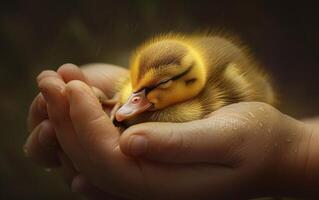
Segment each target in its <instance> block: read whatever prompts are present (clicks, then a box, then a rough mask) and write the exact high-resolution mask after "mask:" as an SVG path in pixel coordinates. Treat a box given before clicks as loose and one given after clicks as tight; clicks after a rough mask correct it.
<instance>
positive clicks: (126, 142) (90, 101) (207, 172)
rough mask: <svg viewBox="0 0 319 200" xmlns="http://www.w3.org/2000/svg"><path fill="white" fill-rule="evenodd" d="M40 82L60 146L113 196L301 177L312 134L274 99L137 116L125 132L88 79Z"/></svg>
mask: <svg viewBox="0 0 319 200" xmlns="http://www.w3.org/2000/svg"><path fill="white" fill-rule="evenodd" d="M40 87H41V90H42V93H43V94H45V98H46V101H47V103H48V112H49V116H50V119H52V121H53V124H54V126H55V130H56V131H57V135H58V139H59V142H60V144H61V146H62V149H63V150H64V151H65V153H66V154H67V155H68V157H69V158H70V159H71V160H72V162H73V163H74V164H75V166H76V168H77V169H78V171H79V172H80V173H81V174H82V175H83V176H84V177H86V178H87V179H88V180H89V182H91V183H92V184H93V185H94V186H96V187H97V188H99V189H100V190H102V191H104V192H106V193H107V194H111V196H112V197H116V198H118V197H120V198H126V199H140V198H151V199H163V198H164V199H181V198H183V199H205V198H216V199H234V198H236V199H240V198H248V197H256V196H262V195H269V194H270V192H274V193H276V194H281V193H284V192H285V191H287V189H292V188H294V187H297V186H298V185H293V184H292V183H295V182H296V181H297V182H298V183H301V182H302V183H303V181H304V175H305V174H304V173H305V172H304V170H300V169H303V167H304V165H305V163H306V162H307V161H306V160H307V156H305V155H306V154H307V149H308V148H307V145H305V144H308V142H309V141H310V138H311V135H312V134H310V131H309V130H308V129H307V128H306V126H305V125H304V124H303V123H301V122H298V121H296V120H294V119H292V118H290V117H288V116H285V115H284V114H282V113H280V112H279V111H277V110H275V109H274V108H272V107H271V106H269V105H266V104H263V103H239V104H233V105H230V106H226V107H224V108H222V109H220V110H218V111H216V112H214V113H212V114H211V116H209V117H208V118H206V119H202V120H197V121H192V122H187V123H144V124H138V125H135V126H132V127H130V128H128V129H127V130H126V131H124V133H123V135H121V136H120V134H119V132H118V130H117V129H116V128H115V127H114V126H113V125H112V123H111V121H110V119H109V118H108V116H107V115H106V114H105V113H104V112H103V110H102V108H101V106H100V104H99V102H98V100H97V99H96V97H95V96H94V94H93V93H92V91H91V89H90V88H89V87H88V86H87V85H85V84H84V83H82V82H79V81H71V82H69V83H67V84H65V83H64V82H63V81H62V80H60V79H59V78H58V77H55V78H53V77H51V78H47V79H44V80H42V81H41V84H40ZM58 102H59V103H58ZM61 102H63V103H62V104H61ZM133 139H134V140H133ZM123 153H124V154H126V155H128V156H130V157H127V156H125V155H124V154H123ZM297 153H298V155H297ZM299 154H300V155H299ZM132 157H133V158H132ZM293 181H294V182H293ZM296 189H298V188H296ZM296 191H297V190H296Z"/></svg>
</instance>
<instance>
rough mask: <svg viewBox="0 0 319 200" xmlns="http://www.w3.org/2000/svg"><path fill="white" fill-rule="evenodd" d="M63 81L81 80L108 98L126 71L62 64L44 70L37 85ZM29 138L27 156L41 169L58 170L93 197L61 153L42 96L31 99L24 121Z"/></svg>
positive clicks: (113, 67) (99, 66) (92, 192)
mask: <svg viewBox="0 0 319 200" xmlns="http://www.w3.org/2000/svg"><path fill="white" fill-rule="evenodd" d="M56 75H57V77H58V78H60V79H61V80H63V81H65V82H69V81H71V80H81V81H84V82H86V83H87V84H89V85H90V86H92V87H95V88H98V89H100V90H101V91H102V92H103V93H104V94H106V95H107V96H108V97H110V98H111V97H112V96H113V94H114V83H115V82H116V80H117V79H118V78H119V77H123V76H127V75H128V73H127V70H125V69H123V68H121V67H117V66H114V65H109V64H98V63H97V64H89V65H85V66H82V67H81V70H80V69H79V68H78V67H76V66H75V65H72V64H65V65H62V66H61V67H60V68H59V69H58V70H57V73H55V72H54V71H50V70H45V71H43V72H42V73H41V74H40V75H39V76H38V78H37V80H38V82H39V81H41V79H43V78H45V77H50V76H56ZM27 125H28V130H29V132H30V135H29V137H28V139H27V142H26V144H25V147H24V149H25V151H27V155H28V157H30V158H31V159H32V160H33V161H35V162H36V163H38V164H39V165H41V166H44V167H49V168H61V169H62V170H59V171H61V172H62V175H63V176H64V179H65V180H66V181H67V182H68V183H69V184H71V183H72V181H73V179H76V180H75V183H78V184H77V185H79V184H80V185H79V186H78V187H81V188H82V189H81V190H82V192H83V191H84V192H85V193H86V194H87V195H88V194H89V196H96V193H98V192H97V189H96V188H93V187H92V186H91V185H89V184H87V183H83V180H82V178H83V177H81V176H79V177H77V175H78V172H76V170H75V169H74V167H73V164H72V162H71V161H70V160H69V158H68V157H67V156H66V155H65V153H64V152H63V151H62V150H61V148H60V145H59V143H58V141H57V138H56V133H55V130H54V127H53V125H52V122H51V120H50V119H49V117H48V113H47V105H46V102H45V100H44V98H43V96H42V94H41V93H39V94H38V95H37V96H36V98H35V99H34V100H33V102H32V104H31V106H30V109H29V115H28V119H27Z"/></svg>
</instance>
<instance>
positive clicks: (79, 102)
mask: <svg viewBox="0 0 319 200" xmlns="http://www.w3.org/2000/svg"><path fill="white" fill-rule="evenodd" d="M66 95H67V97H68V100H69V103H70V116H71V120H72V122H73V126H74V128H75V130H76V133H77V136H78V139H79V142H80V144H81V145H82V146H83V147H84V148H85V149H86V151H87V152H88V153H89V154H90V155H96V156H98V155H99V156H101V157H102V158H104V157H105V153H106V152H110V150H112V148H114V147H115V146H117V144H118V138H119V132H118V130H117V129H116V127H114V125H113V123H112V121H111V120H110V118H109V117H108V116H107V115H106V114H105V112H104V111H103V109H102V107H101V104H100V103H99V101H98V99H97V98H96V96H95V95H94V93H93V91H92V89H91V88H90V87H89V86H87V85H86V84H85V83H83V82H81V81H71V82H69V83H68V84H67V86H66ZM106 131H107V132H106Z"/></svg>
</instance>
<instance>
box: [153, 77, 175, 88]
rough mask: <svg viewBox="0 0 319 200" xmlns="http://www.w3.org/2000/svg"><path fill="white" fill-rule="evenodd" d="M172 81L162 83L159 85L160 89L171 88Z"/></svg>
mask: <svg viewBox="0 0 319 200" xmlns="http://www.w3.org/2000/svg"><path fill="white" fill-rule="evenodd" d="M172 82H173V81H172V80H171V79H170V80H167V81H164V82H161V83H160V84H158V86H157V87H158V88H163V89H165V88H168V87H169V86H171V85H172Z"/></svg>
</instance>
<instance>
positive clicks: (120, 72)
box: [81, 63, 129, 97]
mask: <svg viewBox="0 0 319 200" xmlns="http://www.w3.org/2000/svg"><path fill="white" fill-rule="evenodd" d="M81 69H82V71H83V73H84V74H85V76H86V77H87V79H88V83H89V85H92V86H94V87H96V88H99V89H100V90H102V91H103V92H104V93H105V94H106V95H107V96H108V97H112V96H113V95H114V92H115V91H116V87H117V85H118V83H119V82H121V81H122V80H126V79H127V78H128V76H129V73H128V70H127V69H124V68H122V67H118V66H115V65H111V64H102V63H95V64H90V65H85V66H83V67H81Z"/></svg>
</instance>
